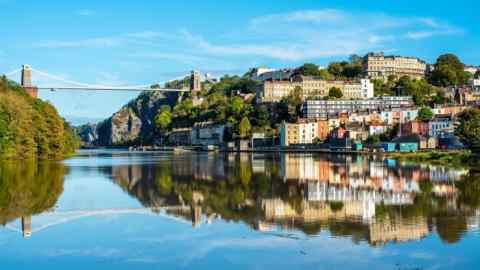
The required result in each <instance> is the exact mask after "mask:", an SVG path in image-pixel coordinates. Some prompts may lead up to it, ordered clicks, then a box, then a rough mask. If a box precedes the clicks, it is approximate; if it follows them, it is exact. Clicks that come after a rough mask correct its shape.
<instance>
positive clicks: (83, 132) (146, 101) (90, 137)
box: [77, 92, 179, 146]
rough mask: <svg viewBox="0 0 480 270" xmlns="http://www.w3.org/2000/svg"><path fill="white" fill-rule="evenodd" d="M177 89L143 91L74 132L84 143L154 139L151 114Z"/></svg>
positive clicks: (130, 142) (171, 102)
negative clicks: (108, 115) (118, 107)
mask: <svg viewBox="0 0 480 270" xmlns="http://www.w3.org/2000/svg"><path fill="white" fill-rule="evenodd" d="M178 96H179V94H178V93H165V94H164V93H161V92H144V93H142V94H140V95H139V96H138V97H137V98H135V99H134V100H132V101H130V102H129V103H128V104H126V105H125V106H123V107H122V108H121V109H120V110H119V111H118V112H116V113H114V114H113V115H112V116H111V117H110V118H108V119H106V120H104V121H102V122H99V123H96V124H88V125H83V126H81V127H79V128H77V132H78V134H79V136H80V137H81V139H82V142H83V143H84V145H85V146H127V145H137V144H142V143H151V142H152V141H153V140H154V139H155V121H154V119H155V116H156V114H157V111H158V110H159V108H160V107H161V106H163V105H169V106H173V105H174V104H175V103H176V102H177V100H178Z"/></svg>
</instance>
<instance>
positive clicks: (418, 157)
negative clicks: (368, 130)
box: [384, 150, 478, 167]
mask: <svg viewBox="0 0 480 270" xmlns="http://www.w3.org/2000/svg"><path fill="white" fill-rule="evenodd" d="M384 155H385V156H386V157H389V158H394V159H397V160H401V161H406V162H417V163H418V162H421V163H429V164H435V165H443V166H453V167H465V166H476V167H478V162H477V161H476V160H474V159H473V158H472V154H471V152H470V151H468V150H455V151H439V150H431V151H425V152H410V153H398V152H394V153H384Z"/></svg>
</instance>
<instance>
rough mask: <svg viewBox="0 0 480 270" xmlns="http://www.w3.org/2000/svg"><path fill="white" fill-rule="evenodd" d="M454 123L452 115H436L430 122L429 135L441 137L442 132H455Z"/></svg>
mask: <svg viewBox="0 0 480 270" xmlns="http://www.w3.org/2000/svg"><path fill="white" fill-rule="evenodd" d="M453 131H454V125H453V118H452V116H451V115H436V116H435V117H434V118H433V119H432V120H430V121H429V122H428V135H429V136H431V137H439V136H440V135H442V134H446V133H453Z"/></svg>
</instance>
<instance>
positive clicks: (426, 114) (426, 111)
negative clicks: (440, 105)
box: [417, 107, 433, 121]
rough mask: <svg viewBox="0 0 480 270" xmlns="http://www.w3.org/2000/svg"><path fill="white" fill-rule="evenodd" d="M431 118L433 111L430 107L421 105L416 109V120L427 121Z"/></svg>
mask: <svg viewBox="0 0 480 270" xmlns="http://www.w3.org/2000/svg"><path fill="white" fill-rule="evenodd" d="M432 118H433V112H432V109H431V108H430V107H422V108H421V109H420V110H419V111H418V116H417V119H418V120H421V121H429V120H432Z"/></svg>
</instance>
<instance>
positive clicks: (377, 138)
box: [365, 134, 382, 144]
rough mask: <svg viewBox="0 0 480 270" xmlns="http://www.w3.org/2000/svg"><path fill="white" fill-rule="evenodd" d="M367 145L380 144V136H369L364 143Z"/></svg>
mask: <svg viewBox="0 0 480 270" xmlns="http://www.w3.org/2000/svg"><path fill="white" fill-rule="evenodd" d="M365 142H366V143H367V144H379V143H381V142H382V141H381V139H380V135H378V134H374V135H371V136H368V138H367V140H366V141H365Z"/></svg>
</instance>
